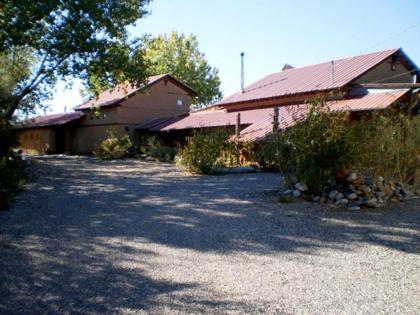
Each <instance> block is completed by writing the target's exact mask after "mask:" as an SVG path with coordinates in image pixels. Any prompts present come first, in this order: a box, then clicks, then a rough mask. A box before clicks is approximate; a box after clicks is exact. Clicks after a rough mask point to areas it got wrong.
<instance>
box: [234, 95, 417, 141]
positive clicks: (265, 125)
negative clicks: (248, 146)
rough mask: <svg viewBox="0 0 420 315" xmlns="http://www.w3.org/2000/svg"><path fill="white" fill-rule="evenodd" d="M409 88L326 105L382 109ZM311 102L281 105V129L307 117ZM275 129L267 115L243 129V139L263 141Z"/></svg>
mask: <svg viewBox="0 0 420 315" xmlns="http://www.w3.org/2000/svg"><path fill="white" fill-rule="evenodd" d="M408 91H409V90H399V91H392V92H386V93H373V94H367V95H363V96H355V97H352V98H350V99H345V100H338V101H329V102H327V103H326V106H328V107H329V108H330V110H332V111H350V112H354V111H367V110H381V109H385V108H387V107H388V106H390V105H391V104H392V103H394V102H396V101H397V100H399V99H400V98H401V97H403V96H404V95H405V94H407V92H408ZM310 106H311V105H310V104H304V105H290V106H284V107H280V109H279V117H280V118H279V119H280V126H279V128H280V129H286V128H289V127H291V126H293V125H295V124H296V122H298V121H299V120H303V119H305V117H306V115H307V114H308V112H309V109H310ZM272 130H273V118H272V117H267V118H265V119H263V120H261V121H258V122H256V123H254V124H252V125H250V126H249V127H247V128H245V129H243V130H242V131H241V134H240V136H241V140H242V141H248V140H252V141H261V140H263V139H264V138H265V137H266V136H267V135H268V134H269V133H271V132H272Z"/></svg>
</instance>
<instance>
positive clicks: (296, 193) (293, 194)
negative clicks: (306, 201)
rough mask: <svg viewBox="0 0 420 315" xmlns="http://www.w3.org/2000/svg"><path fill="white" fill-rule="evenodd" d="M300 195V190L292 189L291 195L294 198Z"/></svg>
mask: <svg viewBox="0 0 420 315" xmlns="http://www.w3.org/2000/svg"><path fill="white" fill-rule="evenodd" d="M301 195H302V193H301V192H300V190H297V189H295V190H293V192H292V196H293V197H295V198H298V197H300V196H301Z"/></svg>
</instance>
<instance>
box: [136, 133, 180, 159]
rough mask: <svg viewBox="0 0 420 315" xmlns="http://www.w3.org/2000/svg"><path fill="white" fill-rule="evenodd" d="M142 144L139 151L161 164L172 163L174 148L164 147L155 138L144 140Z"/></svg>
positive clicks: (174, 153)
mask: <svg viewBox="0 0 420 315" xmlns="http://www.w3.org/2000/svg"><path fill="white" fill-rule="evenodd" d="M142 142H143V145H141V146H140V149H141V151H143V152H144V153H146V154H147V155H148V156H150V157H152V158H154V159H157V160H158V161H161V162H168V161H172V160H173V159H174V157H175V155H176V153H177V150H176V148H172V147H169V146H165V144H164V143H163V142H162V141H161V140H159V138H158V137H156V136H151V137H148V138H145V139H143V141H142Z"/></svg>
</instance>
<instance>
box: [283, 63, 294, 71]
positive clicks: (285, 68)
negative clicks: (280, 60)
mask: <svg viewBox="0 0 420 315" xmlns="http://www.w3.org/2000/svg"><path fill="white" fill-rule="evenodd" d="M294 68H295V67H293V66H291V65H289V64H288V63H285V64H284V66H283V69H281V71H284V70H290V69H294Z"/></svg>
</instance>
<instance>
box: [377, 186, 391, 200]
mask: <svg viewBox="0 0 420 315" xmlns="http://www.w3.org/2000/svg"><path fill="white" fill-rule="evenodd" d="M377 186H378V189H379V190H380V191H381V192H382V193H384V194H386V195H387V196H388V197H391V196H392V195H394V192H393V191H392V189H391V188H389V187H388V186H387V185H384V184H383V183H378V184H377Z"/></svg>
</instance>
